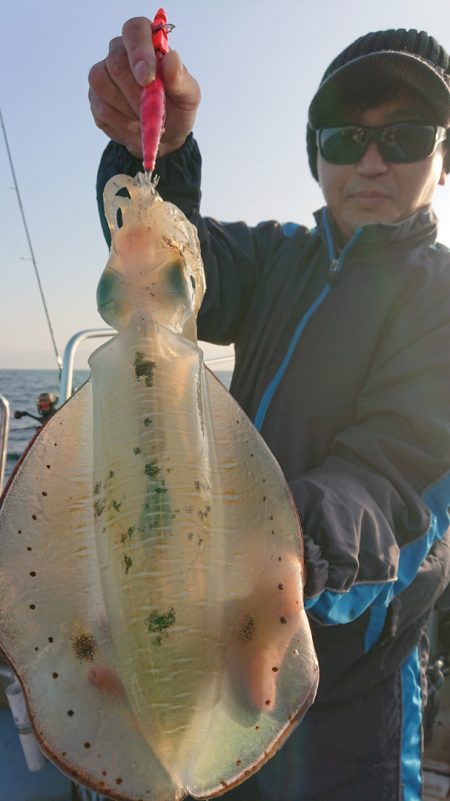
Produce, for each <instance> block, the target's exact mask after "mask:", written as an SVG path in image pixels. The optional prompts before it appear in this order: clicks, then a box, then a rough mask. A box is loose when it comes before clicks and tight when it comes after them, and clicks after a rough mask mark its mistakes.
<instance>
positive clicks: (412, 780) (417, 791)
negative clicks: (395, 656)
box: [401, 648, 422, 801]
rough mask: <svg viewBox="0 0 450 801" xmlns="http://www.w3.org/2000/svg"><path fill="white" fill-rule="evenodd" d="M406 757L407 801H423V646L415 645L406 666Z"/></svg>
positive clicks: (403, 761)
mask: <svg viewBox="0 0 450 801" xmlns="http://www.w3.org/2000/svg"><path fill="white" fill-rule="evenodd" d="M402 706H403V727H402V756H401V782H402V787H403V801H420V799H421V798H422V780H421V736H422V735H421V731H422V730H421V726H422V692H421V685H420V660H419V649H418V648H415V649H414V651H413V652H412V653H411V654H410V655H409V657H408V658H407V659H405V661H404V662H403V665H402Z"/></svg>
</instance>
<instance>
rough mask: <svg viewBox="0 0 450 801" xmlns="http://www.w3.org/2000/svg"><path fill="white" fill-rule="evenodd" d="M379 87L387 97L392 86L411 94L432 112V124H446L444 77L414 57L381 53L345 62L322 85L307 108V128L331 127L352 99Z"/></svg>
mask: <svg viewBox="0 0 450 801" xmlns="http://www.w3.org/2000/svg"><path fill="white" fill-rule="evenodd" d="M383 84H385V85H386V90H387V92H388V91H389V93H391V92H392V86H393V85H394V86H395V85H398V86H399V88H400V87H402V86H403V87H406V88H409V89H412V90H414V92H415V93H416V94H419V95H421V96H422V97H423V99H424V101H425V102H426V104H427V106H428V107H429V106H431V107H432V108H433V109H434V110H435V112H436V119H435V120H433V122H434V121H435V122H436V123H439V124H440V125H444V126H447V125H448V124H449V121H450V87H449V84H448V82H447V79H446V77H445V76H444V74H443V73H441V72H439V71H438V70H437V69H435V68H434V67H433V66H432V65H430V62H428V61H425V60H423V59H421V58H420V57H418V56H414V55H411V54H409V53H403V52H398V51H392V50H383V51H379V52H376V53H369V54H368V55H365V56H360V57H359V58H355V59H353V60H352V61H349V62H348V63H347V64H344V66H342V67H340V68H339V69H337V70H336V71H335V72H333V73H332V74H331V75H330V76H329V77H328V78H326V79H325V80H324V81H323V83H322V84H321V86H320V87H319V89H318V91H317V92H316V94H315V96H314V98H313V100H312V102H311V105H310V107H309V113H308V122H309V125H310V126H311V127H312V128H320V127H321V126H323V125H329V124H333V123H334V122H335V121H337V120H338V119H339V114H340V110H341V109H342V108H343V107H345V106H347V107H348V104H349V101H350V102H351V100H352V98H358V97H364V95H365V94H366V95H367V91H368V88H370V87H373V86H374V85H378V86H380V87H382V85H383Z"/></svg>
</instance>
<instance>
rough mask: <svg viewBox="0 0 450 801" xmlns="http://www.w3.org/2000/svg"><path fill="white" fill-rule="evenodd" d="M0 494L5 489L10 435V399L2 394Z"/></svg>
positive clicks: (0, 399)
mask: <svg viewBox="0 0 450 801" xmlns="http://www.w3.org/2000/svg"><path fill="white" fill-rule="evenodd" d="M0 415H1V416H0V495H1V493H2V490H3V481H4V478H5V467H6V458H7V455H8V436H9V416H10V413H9V401H7V400H6V398H4V397H3V395H0Z"/></svg>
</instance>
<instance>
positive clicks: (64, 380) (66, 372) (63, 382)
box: [59, 328, 115, 405]
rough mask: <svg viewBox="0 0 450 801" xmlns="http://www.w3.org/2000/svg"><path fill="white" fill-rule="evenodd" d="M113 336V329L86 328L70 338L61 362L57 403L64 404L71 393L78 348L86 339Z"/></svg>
mask: <svg viewBox="0 0 450 801" xmlns="http://www.w3.org/2000/svg"><path fill="white" fill-rule="evenodd" d="M113 334H115V331H114V328H86V329H84V330H83V331H78V332H77V333H76V334H74V335H73V336H71V337H70V339H69V341H68V343H67V345H66V347H65V348H64V355H63V361H62V370H61V379H60V383H59V403H60V405H61V404H62V403H65V401H66V400H67V399H68V398H70V396H71V394H72V392H73V370H74V362H75V355H76V352H77V350H78V347H79V346H80V345H81V343H82V342H84V341H85V340H86V339H93V338H95V337H111V336H113Z"/></svg>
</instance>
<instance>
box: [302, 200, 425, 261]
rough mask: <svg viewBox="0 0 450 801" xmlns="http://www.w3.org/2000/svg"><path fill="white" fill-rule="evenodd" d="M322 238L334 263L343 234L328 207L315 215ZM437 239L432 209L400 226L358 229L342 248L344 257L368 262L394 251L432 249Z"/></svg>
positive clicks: (375, 225)
mask: <svg viewBox="0 0 450 801" xmlns="http://www.w3.org/2000/svg"><path fill="white" fill-rule="evenodd" d="M314 217H315V220H316V222H317V228H318V231H319V233H320V236H321V238H322V240H323V242H324V244H325V246H326V248H327V250H328V255H329V257H330V260H333V259H336V258H337V257H338V255H339V252H340V251H341V246H340V244H339V240H340V235H339V230H338V228H337V226H336V224H335V223H334V221H333V219H332V217H331V215H330V213H329V212H328V209H327V207H326V206H324V207H323V208H322V209H320V210H319V211H316V212H315V214H314ZM436 236H437V218H436V215H435V213H434V211H433V210H432V208H431V207H430V206H428V207H426V208H424V209H420V210H419V211H417V212H416V213H415V214H413V215H411V217H408V218H407V219H406V220H402V221H401V222H399V223H396V224H392V225H388V224H386V223H372V224H370V225H363V226H361V227H360V228H357V229H356V231H355V232H354V234H353V236H352V238H351V239H350V240H349V241H348V242H346V243H345V245H344V246H342V253H344V251H345V253H346V254H350V253H351V255H352V257H353V256H356V255H357V256H358V257H359V258H363V259H364V260H366V259H369V260H372V259H373V258H378V257H379V256H380V251H383V250H385V249H386V248H390V249H392V250H395V252H396V253H397V252H398V250H400V251H402V250H409V249H411V248H416V247H418V246H419V245H432V244H434V243H435V241H436Z"/></svg>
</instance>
